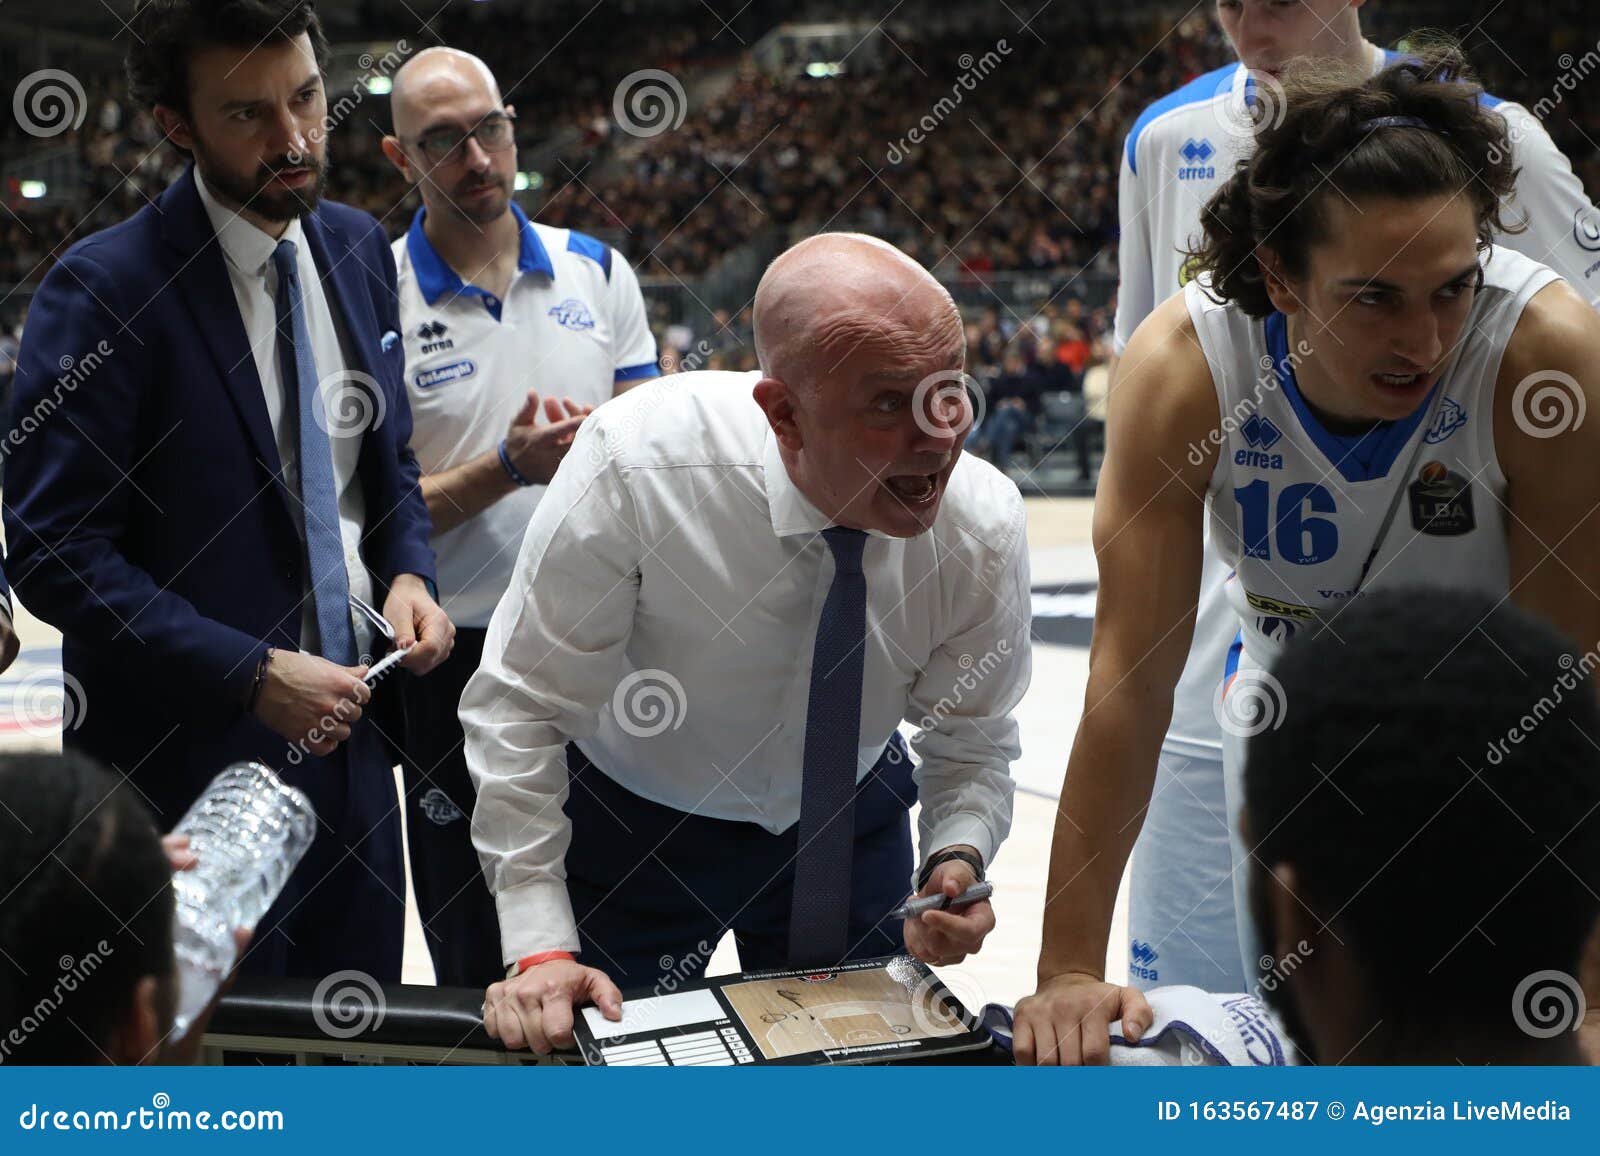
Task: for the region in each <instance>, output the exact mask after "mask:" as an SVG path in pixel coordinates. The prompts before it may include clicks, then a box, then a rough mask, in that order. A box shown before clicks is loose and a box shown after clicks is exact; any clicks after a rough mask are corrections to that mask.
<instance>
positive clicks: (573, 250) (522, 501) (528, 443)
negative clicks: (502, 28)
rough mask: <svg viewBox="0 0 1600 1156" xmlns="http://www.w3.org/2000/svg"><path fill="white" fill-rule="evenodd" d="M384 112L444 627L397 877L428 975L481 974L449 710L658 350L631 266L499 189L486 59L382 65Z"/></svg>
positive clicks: (422, 712)
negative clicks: (417, 918) (588, 459)
mask: <svg viewBox="0 0 1600 1156" xmlns="http://www.w3.org/2000/svg"><path fill="white" fill-rule="evenodd" d="M391 107H392V109H393V111H394V135H392V136H389V137H386V138H385V139H384V142H383V148H384V152H385V153H386V154H387V156H388V157H389V159H390V161H391V162H393V164H394V166H395V167H396V168H397V169H399V171H400V173H401V175H402V176H404V177H405V179H406V181H407V183H408V184H411V185H414V186H416V187H417V188H418V191H419V194H420V196H421V199H422V203H423V207H422V208H420V209H418V210H417V214H416V216H415V218H413V220H412V222H411V229H410V231H409V232H408V233H407V234H406V236H405V237H403V238H401V239H400V240H398V241H396V242H395V243H394V246H393V251H394V259H395V265H396V267H397V269H398V270H399V280H398V288H399V294H400V331H401V334H402V338H403V341H404V344H405V351H406V357H405V366H406V388H407V390H408V393H409V396H410V399H411V409H412V413H413V415H414V418H415V433H414V435H413V444H414V447H415V450H416V454H417V460H418V462H419V463H420V465H421V467H422V494H423V497H424V498H425V499H426V500H427V502H428V511H429V513H430V515H431V516H432V519H433V529H434V537H433V546H434V549H435V551H436V552H437V554H438V556H439V596H440V601H441V603H442V604H443V606H444V609H445V610H446V611H447V612H448V613H449V615H450V617H451V620H452V621H454V622H455V623H456V626H457V632H456V643H455V648H454V650H453V651H452V652H451V654H450V657H449V658H448V659H446V660H445V661H444V662H443V663H442V664H441V665H440V666H439V667H438V668H437V669H435V670H434V671H432V672H431V673H430V674H429V675H428V676H427V677H426V678H420V679H407V680H406V681H405V682H404V683H402V684H401V693H402V695H403V697H404V701H405V707H406V722H405V735H406V742H405V750H404V758H403V759H402V764H403V766H404V770H405V782H406V806H407V814H408V816H409V818H410V825H409V827H408V831H409V846H410V855H411V875H412V881H413V882H414V884H415V889H416V896H417V906H418V909H419V914H420V915H421V918H422V927H423V933H424V937H425V938H426V940H427V943H428V950H429V951H430V952H431V953H432V955H433V966H434V974H435V976H436V977H437V979H438V981H439V983H441V984H444V985H447V986H452V987H486V986H488V984H489V983H490V982H491V981H493V980H495V979H498V978H500V977H501V976H502V975H503V974H504V973H505V965H506V964H507V963H508V962H511V961H509V960H503V959H502V958H501V955H500V930H499V924H498V920H497V917H496V915H495V909H494V900H493V899H492V898H491V897H490V895H489V889H488V887H487V886H486V885H485V883H484V878H483V871H482V868H481V867H480V866H479V863H478V855H477V852H476V851H475V850H474V849H473V846H472V832H471V825H470V822H469V820H468V816H469V815H471V814H472V807H473V798H474V793H473V790H472V782H471V780H470V779H469V778H468V776H467V763H466V759H465V757H464V756H463V753H462V750H463V741H464V736H463V734H462V732H461V722H460V719H459V718H458V717H457V715H456V708H457V705H458V704H459V703H460V701H461V691H462V689H463V688H464V687H465V686H466V684H467V679H469V678H471V677H472V675H473V673H474V672H475V671H476V670H477V669H478V663H479V661H480V659H481V658H482V657H483V641H484V636H485V633H486V631H487V628H488V625H489V617H490V615H492V614H493V613H494V608H495V606H496V605H498V604H499V602H500V598H501V595H503V594H504V593H505V592H506V587H507V586H508V585H509V584H510V582H511V579H512V575H513V573H514V571H515V569H516V561H517V550H518V548H519V547H520V546H521V545H522V536H523V533H524V531H525V530H526V529H527V526H528V519H529V518H530V517H532V515H533V511H534V509H535V508H536V507H537V506H538V504H539V500H540V498H541V497H542V496H543V494H544V491H545V487H546V485H547V483H548V482H549V481H550V479H551V477H552V476H553V475H554V474H555V471H556V467H557V466H559V465H560V464H561V459H562V458H563V457H565V456H566V452H567V448H568V447H569V446H570V445H571V444H572V439H573V437H574V436H575V435H576V434H577V431H578V426H579V424H580V423H581V422H582V421H583V418H584V416H585V415H586V414H587V413H588V412H589V411H590V410H592V409H593V408H594V407H595V406H597V405H600V404H601V403H602V402H605V401H607V400H609V399H610V398H611V397H613V396H615V395H616V394H618V393H622V392H623V391H625V390H627V389H628V388H630V387H632V386H634V385H637V384H638V383H639V382H641V381H645V380H647V379H649V378H652V377H655V376H656V375H657V372H658V371H657V369H656V346H655V340H654V339H653V338H652V337H651V335H650V329H649V326H648V325H647V324H646V323H645V307H644V298H643V297H642V296H641V295H640V293H639V283H638V280H637V279H636V278H635V277H634V275H633V269H632V268H631V267H630V266H629V265H628V262H627V260H626V259H625V258H624V257H623V256H622V255H621V254H619V253H617V252H616V251H615V250H614V249H612V248H611V246H609V245H607V244H605V243H604V242H602V241H597V240H596V239H595V238H593V237H589V236H586V235H584V234H582V233H576V232H568V231H567V230H565V229H551V228H547V227H546V226H544V225H541V224H536V223H534V222H532V221H529V220H528V218H527V217H526V216H525V215H524V214H523V212H522V210H521V209H520V208H518V207H517V206H516V204H515V203H514V202H513V201H512V199H511V193H512V178H513V176H514V175H515V173H516V171H517V149H516V143H515V141H514V139H513V133H512V124H513V117H514V115H515V110H514V109H513V108H512V107H511V106H509V105H507V104H506V103H505V101H504V99H503V98H502V97H501V95H500V87H499V85H498V83H497V82H496V81H495V78H494V75H493V74H492V73H491V72H490V71H489V69H488V67H487V66H486V65H485V64H484V63H483V61H481V60H479V59H478V58H477V57H476V56H471V55H469V54H467V53H464V52H460V51H457V50H456V49H452V48H430V49H426V50H424V51H423V52H421V53H418V54H417V55H416V56H414V57H412V58H411V59H410V60H409V61H407V62H406V63H405V65H404V66H403V67H402V68H401V69H400V70H399V72H398V73H397V74H396V75H395V78H394V91H393V94H392V96H391Z"/></svg>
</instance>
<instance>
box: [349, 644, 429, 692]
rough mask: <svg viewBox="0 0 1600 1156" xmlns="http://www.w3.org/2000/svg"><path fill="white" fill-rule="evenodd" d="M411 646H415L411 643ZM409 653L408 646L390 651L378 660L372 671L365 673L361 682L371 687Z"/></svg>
mask: <svg viewBox="0 0 1600 1156" xmlns="http://www.w3.org/2000/svg"><path fill="white" fill-rule="evenodd" d="M412 645H413V646H414V645H416V644H415V643H413V644H412ZM409 653H411V647H410V646H406V647H402V648H401V649H399V650H391V651H390V652H389V653H388V654H386V655H384V656H383V657H382V658H380V659H378V661H377V662H376V663H375V664H374V665H373V667H372V669H371V670H369V671H367V673H366V676H365V677H364V678H363V679H362V681H363V682H365V683H366V684H367V685H368V686H371V685H372V684H373V683H375V682H377V681H378V679H380V678H382V677H383V676H384V675H386V674H388V673H389V668H390V667H391V666H393V665H394V664H395V663H397V662H399V661H400V660H401V659H402V658H404V657H405V656H406V655H407V654H409Z"/></svg>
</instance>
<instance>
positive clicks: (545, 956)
mask: <svg viewBox="0 0 1600 1156" xmlns="http://www.w3.org/2000/svg"><path fill="white" fill-rule="evenodd" d="M576 958H577V957H576V956H574V955H573V954H572V952H570V951H540V952H535V953H534V954H533V955H525V956H523V957H522V958H521V959H519V960H517V974H518V975H521V974H522V973H523V972H525V971H527V970H528V969H529V968H530V967H537V966H538V965H539V964H541V963H549V962H550V961H551V960H552V959H566V960H573V961H576Z"/></svg>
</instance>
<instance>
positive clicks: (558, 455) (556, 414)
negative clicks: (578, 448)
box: [506, 389, 594, 485]
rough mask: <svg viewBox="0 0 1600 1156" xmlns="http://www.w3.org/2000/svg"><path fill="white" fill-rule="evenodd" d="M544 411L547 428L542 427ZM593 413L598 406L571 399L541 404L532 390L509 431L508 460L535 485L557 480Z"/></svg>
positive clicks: (566, 398)
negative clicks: (559, 468) (562, 460)
mask: <svg viewBox="0 0 1600 1156" xmlns="http://www.w3.org/2000/svg"><path fill="white" fill-rule="evenodd" d="M541 410H542V411H543V414H544V421H545V424H543V425H539V424H538V421H539V415H540V412H541ZM593 412H594V406H592V405H579V404H578V403H577V402H575V401H573V400H572V399H571V398H570V397H564V398H561V399H560V400H557V399H556V398H553V397H550V398H545V399H544V400H543V402H541V401H540V399H539V391H538V390H534V389H530V390H529V391H528V396H527V398H526V399H525V400H524V401H523V403H522V409H521V410H519V411H518V412H517V416H516V417H514V418H512V419H511V428H510V429H508V430H507V431H506V456H508V457H509V458H510V459H511V464H512V465H514V466H516V467H517V473H519V474H521V475H522V476H523V477H525V478H527V479H528V480H529V481H530V482H533V483H534V484H535V485H545V484H546V483H548V482H549V481H550V479H551V478H553V477H555V476H556V469H557V467H559V466H560V465H561V459H562V458H564V457H566V456H567V450H569V449H570V448H571V447H572V439H573V438H575V437H577V436H578V427H579V426H581V425H582V424H583V419H584V418H586V417H588V416H589V415H590V414H591V413H593Z"/></svg>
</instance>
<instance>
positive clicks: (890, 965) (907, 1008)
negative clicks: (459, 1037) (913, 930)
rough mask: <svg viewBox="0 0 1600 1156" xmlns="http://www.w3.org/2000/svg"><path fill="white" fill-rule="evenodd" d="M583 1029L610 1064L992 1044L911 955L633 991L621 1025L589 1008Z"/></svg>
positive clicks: (751, 1061)
mask: <svg viewBox="0 0 1600 1156" xmlns="http://www.w3.org/2000/svg"><path fill="white" fill-rule="evenodd" d="M663 989H665V990H663ZM573 1036H574V1038H575V1040H576V1041H577V1044H578V1048H579V1050H580V1051H581V1052H582V1053H583V1059H584V1062H585V1063H587V1064H591V1065H596V1066H603V1067H730V1066H736V1065H752V1066H762V1065H774V1064H777V1065H807V1064H865V1063H881V1062H883V1061H885V1060H903V1059H907V1058H910V1057H917V1056H929V1055H936V1054H943V1053H951V1052H964V1051H972V1050H976V1049H979V1048H984V1047H987V1046H988V1045H989V1042H990V1041H989V1034H988V1032H986V1031H984V1030H983V1028H982V1027H981V1026H980V1025H979V1023H978V1020H977V1017H976V1015H974V1014H973V1012H971V1011H969V1010H968V1009H967V1008H965V1007H963V1006H962V1005H961V1002H960V1001H959V1000H958V999H956V997H955V996H954V995H953V994H952V993H951V992H950V990H949V989H948V988H947V987H945V985H944V984H943V983H942V982H940V980H939V978H938V976H936V975H934V974H933V972H931V971H930V970H928V968H927V966H926V965H924V964H922V963H920V962H918V961H917V960H915V959H912V958H911V957H910V956H908V955H894V956H884V957H882V958H878V959H864V960H857V961H854V962H852V963H846V964H841V965H840V966H839V967H838V968H837V969H835V970H833V971H822V972H818V971H806V970H803V969H802V970H793V971H758V972H745V973H743V974H739V975H721V976H715V977H712V978H709V979H698V980H685V981H683V982H682V983H680V984H675V985H673V986H672V987H670V988H667V987H666V985H665V984H664V983H663V984H658V985H657V986H656V988H655V989H654V990H648V991H634V992H624V993H623V1005H622V1021H621V1022H620V1023H613V1022H612V1021H611V1020H608V1019H606V1018H605V1016H603V1015H602V1014H601V1013H600V1011H599V1009H598V1008H593V1007H587V1008H584V1009H583V1010H582V1011H581V1012H580V1013H579V1015H578V1016H577V1017H576V1022H575V1024H574V1026H573Z"/></svg>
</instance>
